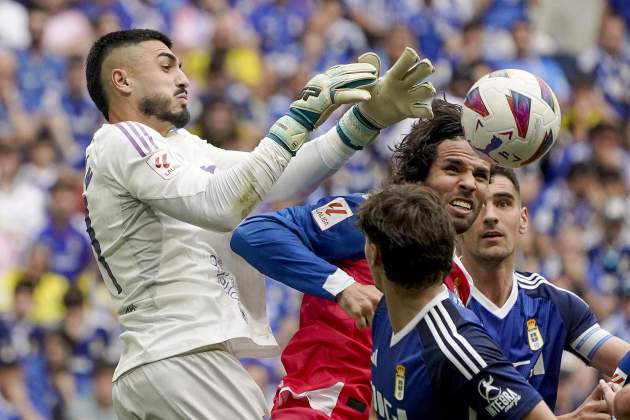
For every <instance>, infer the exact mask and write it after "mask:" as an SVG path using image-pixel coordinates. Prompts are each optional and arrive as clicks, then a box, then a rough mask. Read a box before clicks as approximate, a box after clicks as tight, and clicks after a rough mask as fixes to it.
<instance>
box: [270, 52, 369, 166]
mask: <svg viewBox="0 0 630 420" xmlns="http://www.w3.org/2000/svg"><path fill="white" fill-rule="evenodd" d="M377 77H378V70H377V68H376V67H374V65H373V64H372V63H368V62H365V63H353V64H344V65H339V66H333V67H331V68H329V69H328V70H326V72H325V73H321V74H318V75H317V76H315V77H313V78H312V79H311V80H310V81H309V82H308V83H307V84H306V86H305V87H304V89H302V92H300V97H299V98H298V99H297V100H295V101H294V102H293V103H292V104H291V106H290V108H289V112H288V113H287V114H286V115H284V116H283V117H281V118H280V119H279V120H278V121H276V122H275V124H274V125H273V126H271V128H270V129H269V133H268V134H267V137H269V138H271V139H272V140H274V141H276V142H277V143H278V144H280V145H281V146H283V147H284V148H285V149H287V150H288V151H289V152H291V154H293V155H295V153H296V152H297V151H298V150H299V148H300V147H302V144H304V141H305V140H306V136H307V134H308V132H309V131H312V130H314V129H315V128H317V127H318V126H320V125H321V124H322V123H323V122H324V121H326V119H327V118H328V117H329V116H330V114H332V113H333V111H334V110H335V109H337V108H338V107H339V106H340V105H342V104H350V103H356V102H361V101H368V100H370V98H371V95H370V92H369V91H368V89H369V88H371V87H372V86H374V84H375V83H376V79H377Z"/></svg>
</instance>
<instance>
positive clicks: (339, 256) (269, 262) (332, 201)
mask: <svg viewBox="0 0 630 420" xmlns="http://www.w3.org/2000/svg"><path fill="white" fill-rule="evenodd" d="M362 201H363V196H362V195H360V194H354V195H348V196H340V197H326V198H323V199H321V200H320V201H318V202H317V203H316V204H314V205H307V206H296V207H290V208H286V209H283V210H280V211H276V212H272V213H265V214H261V215H255V216H251V217H249V218H247V219H245V220H244V221H243V222H242V223H241V224H240V225H239V226H238V227H237V228H236V229H235V230H234V233H233V235H232V239H231V242H230V246H231V247H232V250H233V251H234V252H236V253H237V254H239V255H240V256H241V257H243V258H244V259H245V260H246V261H247V262H248V263H250V264H251V265H252V266H253V267H254V268H256V269H257V270H258V271H260V272H262V273H263V274H265V275H267V276H269V277H271V278H273V279H275V280H277V281H279V282H282V283H284V284H286V285H288V286H290V287H292V288H294V289H296V290H299V291H301V292H303V293H307V294H310V295H313V296H317V297H321V298H324V299H331V300H332V299H334V298H335V296H336V295H337V294H339V293H340V292H341V291H342V290H344V289H345V288H347V287H348V286H350V285H351V284H353V283H354V280H353V279H352V277H350V276H349V275H348V274H346V273H345V272H344V271H343V270H341V269H340V268H338V267H337V266H336V265H334V264H333V263H332V262H335V261H340V260H343V259H347V258H355V259H356V258H362V257H363V245H364V239H363V235H362V233H361V231H360V230H359V229H358V228H357V227H356V226H355V225H354V221H355V220H356V217H355V213H356V209H357V208H358V206H359V204H360V203H361V202H362Z"/></svg>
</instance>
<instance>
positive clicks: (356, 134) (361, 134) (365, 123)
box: [337, 105, 381, 150]
mask: <svg viewBox="0 0 630 420" xmlns="http://www.w3.org/2000/svg"><path fill="white" fill-rule="evenodd" d="M380 131H381V130H380V128H379V127H377V126H375V125H374V124H372V123H371V122H370V121H369V120H368V119H367V118H365V115H363V113H362V112H361V110H360V109H359V106H358V105H355V106H353V107H352V108H350V109H349V110H348V111H346V113H345V114H343V116H342V117H341V118H340V119H339V122H337V133H338V134H339V137H341V141H343V142H344V143H345V144H346V145H347V146H349V147H351V148H353V149H355V150H361V149H363V148H364V147H365V146H367V145H368V144H370V143H371V142H372V140H374V139H375V138H376V136H378V134H379V133H380Z"/></svg>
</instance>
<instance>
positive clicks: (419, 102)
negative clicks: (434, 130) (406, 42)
mask: <svg viewBox="0 0 630 420" xmlns="http://www.w3.org/2000/svg"><path fill="white" fill-rule="evenodd" d="M359 62H360V63H370V64H372V65H373V66H374V67H375V68H376V69H377V72H380V66H381V63H380V60H379V58H378V55H376V54H375V53H373V52H368V53H365V54H363V55H361V56H360V57H359ZM432 73H433V64H431V61H429V60H428V59H426V58H425V59H424V60H420V57H418V54H417V53H416V52H415V51H414V50H413V49H412V48H409V47H407V48H405V51H404V52H403V53H402V54H401V56H400V57H399V58H398V60H397V61H396V62H395V63H394V65H393V66H392V67H391V68H390V69H389V71H388V72H387V73H385V75H384V76H382V77H380V78H379V79H378V81H377V82H376V84H375V85H374V86H373V87H371V88H370V93H371V94H372V98H371V99H370V100H369V101H365V102H362V103H360V104H358V105H355V106H353V107H352V108H351V109H349V110H348V111H347V112H346V113H345V114H344V115H343V116H342V117H341V119H340V120H339V122H338V123H337V132H338V133H339V135H340V137H341V139H342V140H343V142H344V143H346V144H347V145H348V146H350V147H352V148H353V149H356V150H360V149H362V148H363V147H365V146H366V145H368V144H369V143H370V142H371V141H372V140H374V138H375V137H376V136H377V135H378V133H379V132H380V130H381V129H382V128H385V127H388V126H390V125H393V124H396V123H397V122H399V121H402V120H404V119H405V118H432V117H433V111H431V105H430V104H425V103H424V101H426V100H427V99H429V98H431V97H432V96H434V95H435V88H434V87H433V85H432V84H431V82H423V80H424V79H426V78H427V77H428V76H429V75H431V74H432Z"/></svg>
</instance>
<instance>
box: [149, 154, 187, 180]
mask: <svg viewBox="0 0 630 420" xmlns="http://www.w3.org/2000/svg"><path fill="white" fill-rule="evenodd" d="M146 162H147V165H149V167H150V168H151V169H153V171H154V172H155V173H156V174H158V175H159V176H160V177H162V179H165V180H166V179H171V178H173V177H174V176H175V173H176V172H177V170H178V169H179V168H180V167H181V165H180V163H179V161H178V160H177V159H176V158H175V156H174V155H173V154H172V153H171V152H169V151H168V150H159V151H157V152H155V153H154V154H152V155H151V156H149V158H148V159H147V160H146Z"/></svg>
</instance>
